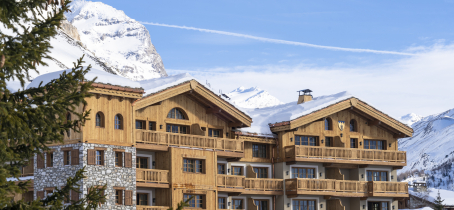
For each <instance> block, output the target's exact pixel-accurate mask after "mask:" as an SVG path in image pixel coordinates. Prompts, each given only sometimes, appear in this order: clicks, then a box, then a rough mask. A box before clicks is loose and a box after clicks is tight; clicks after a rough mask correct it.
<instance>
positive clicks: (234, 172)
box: [232, 166, 243, 176]
mask: <svg viewBox="0 0 454 210" xmlns="http://www.w3.org/2000/svg"><path fill="white" fill-rule="evenodd" d="M232 175H238V176H241V175H243V167H241V166H232Z"/></svg>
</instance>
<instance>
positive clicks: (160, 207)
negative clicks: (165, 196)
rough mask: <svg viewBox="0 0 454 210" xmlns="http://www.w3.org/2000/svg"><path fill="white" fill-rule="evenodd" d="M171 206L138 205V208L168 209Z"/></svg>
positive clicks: (148, 209)
mask: <svg viewBox="0 0 454 210" xmlns="http://www.w3.org/2000/svg"><path fill="white" fill-rule="evenodd" d="M169 208H170V207H168V206H140V205H137V206H136V209H137V210H167V209H169Z"/></svg>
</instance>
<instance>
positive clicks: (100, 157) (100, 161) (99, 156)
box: [96, 150, 104, 165]
mask: <svg viewBox="0 0 454 210" xmlns="http://www.w3.org/2000/svg"><path fill="white" fill-rule="evenodd" d="M96 165H104V151H103V150H96Z"/></svg>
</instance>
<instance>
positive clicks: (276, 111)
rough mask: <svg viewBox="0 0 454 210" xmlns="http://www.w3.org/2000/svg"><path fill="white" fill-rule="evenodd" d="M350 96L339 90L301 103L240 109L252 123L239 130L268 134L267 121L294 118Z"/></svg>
mask: <svg viewBox="0 0 454 210" xmlns="http://www.w3.org/2000/svg"><path fill="white" fill-rule="evenodd" d="M352 97H353V96H352V95H351V94H350V93H348V92H340V93H337V94H333V95H328V96H320V97H315V98H313V99H312V101H309V102H306V103H302V104H297V102H296V101H294V102H290V103H287V104H282V105H277V106H273V107H267V108H263V109H242V110H243V111H244V112H246V113H247V114H248V115H249V116H250V117H252V120H253V123H252V125H251V127H249V128H241V129H240V130H241V131H243V132H249V133H259V134H270V133H271V131H270V129H269V126H268V124H269V123H277V122H283V121H290V120H294V119H297V118H299V117H302V116H304V115H307V114H310V113H312V112H315V111H318V110H320V109H323V108H325V107H328V106H330V105H333V104H336V103H338V102H340V101H343V100H346V99H348V98H352Z"/></svg>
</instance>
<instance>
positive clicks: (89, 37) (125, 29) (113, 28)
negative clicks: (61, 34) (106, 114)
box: [64, 0, 167, 81]
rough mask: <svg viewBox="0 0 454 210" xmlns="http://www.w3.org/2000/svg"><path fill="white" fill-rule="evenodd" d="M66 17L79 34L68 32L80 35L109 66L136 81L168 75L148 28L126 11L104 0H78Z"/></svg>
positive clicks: (84, 43)
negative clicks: (129, 15) (95, 0)
mask: <svg viewBox="0 0 454 210" xmlns="http://www.w3.org/2000/svg"><path fill="white" fill-rule="evenodd" d="M65 16H66V18H67V20H68V21H69V22H70V23H71V24H72V26H74V27H75V29H76V30H77V33H75V32H74V31H69V30H67V29H66V28H69V29H71V27H64V29H65V32H66V33H67V34H69V35H70V36H72V37H73V38H75V39H76V40H77V38H80V41H81V42H82V43H83V45H84V46H85V47H86V48H87V49H88V50H90V51H91V52H93V54H94V55H96V57H97V58H99V60H100V61H101V62H103V63H105V65H106V66H111V67H113V68H116V69H118V70H119V72H120V73H121V74H122V75H123V76H125V77H128V78H130V79H132V80H136V81H137V80H144V79H152V78H157V77H161V76H167V73H166V71H165V69H164V64H163V63H162V60H161V56H160V55H159V54H158V53H157V52H156V49H155V47H154V46H153V44H152V43H151V38H150V34H149V33H148V30H147V29H146V28H145V26H143V25H142V24H140V23H139V22H137V21H136V20H134V19H131V18H130V17H128V16H127V15H126V14H125V13H124V12H123V11H121V10H117V9H115V8H113V7H111V6H109V5H107V4H104V3H101V2H91V1H84V0H76V1H74V2H72V3H71V12H68V13H66V14H65ZM77 36H78V37H77Z"/></svg>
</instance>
